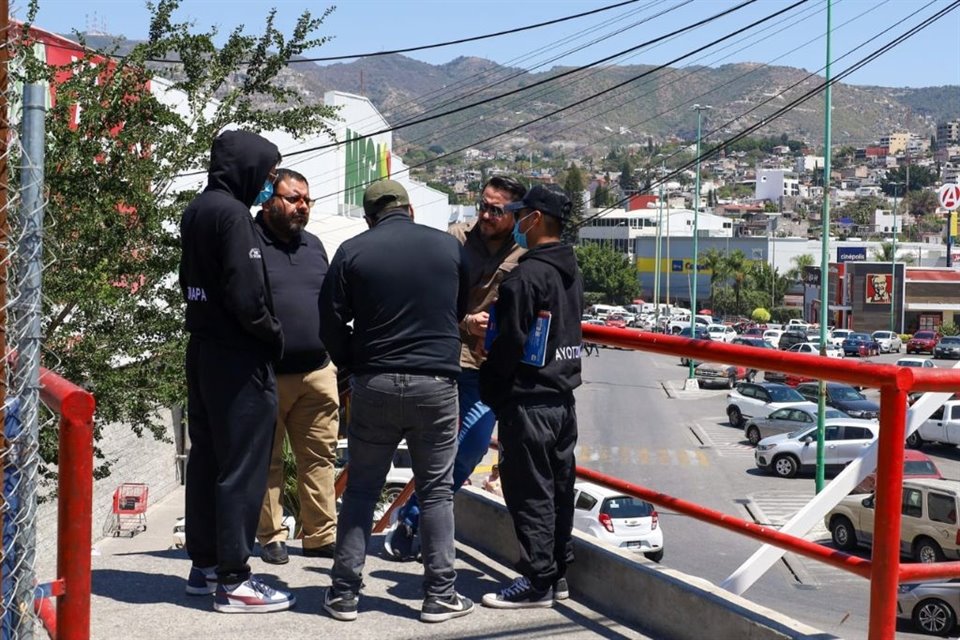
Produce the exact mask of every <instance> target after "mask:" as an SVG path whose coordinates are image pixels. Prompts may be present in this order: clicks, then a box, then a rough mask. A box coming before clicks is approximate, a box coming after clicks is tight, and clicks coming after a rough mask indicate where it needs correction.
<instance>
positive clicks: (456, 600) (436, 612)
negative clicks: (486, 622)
mask: <svg viewBox="0 0 960 640" xmlns="http://www.w3.org/2000/svg"><path fill="white" fill-rule="evenodd" d="M471 612H473V600H471V599H470V598H464V597H463V596H462V595H460V594H459V593H456V592H455V593H453V595H451V596H450V597H448V598H441V597H440V596H427V597H426V598H424V599H423V607H421V608H420V619H421V620H423V621H424V622H443V621H444V620H451V619H453V618H459V617H460V616H465V615H467V614H468V613H471Z"/></svg>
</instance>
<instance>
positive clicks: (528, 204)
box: [503, 184, 573, 220]
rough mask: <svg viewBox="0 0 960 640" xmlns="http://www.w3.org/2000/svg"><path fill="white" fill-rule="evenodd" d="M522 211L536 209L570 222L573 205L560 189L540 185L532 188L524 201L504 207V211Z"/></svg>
mask: <svg viewBox="0 0 960 640" xmlns="http://www.w3.org/2000/svg"><path fill="white" fill-rule="evenodd" d="M521 209H536V210H537V211H539V212H541V213H545V214H547V215H549V216H553V217H554V218H559V219H560V220H569V219H570V211H571V210H572V209H573V204H572V203H571V202H570V198H568V197H567V194H566V193H564V192H563V190H562V189H561V188H560V187H558V186H556V185H551V186H546V185H542V184H538V185H535V186H533V187H530V190H529V191H527V193H526V195H524V196H523V199H522V200H517V201H516V202H510V203H508V204H506V205H504V207H503V210H504V211H519V210H521Z"/></svg>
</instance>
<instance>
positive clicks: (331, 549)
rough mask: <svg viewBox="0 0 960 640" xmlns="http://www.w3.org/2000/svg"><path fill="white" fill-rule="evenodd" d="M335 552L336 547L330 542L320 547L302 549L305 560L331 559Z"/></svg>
mask: <svg viewBox="0 0 960 640" xmlns="http://www.w3.org/2000/svg"><path fill="white" fill-rule="evenodd" d="M336 551H337V545H336V544H335V543H333V542H331V543H330V544H325V545H323V546H322V547H304V548H303V555H304V556H306V557H307V558H332V557H333V555H334V553H335V552H336Z"/></svg>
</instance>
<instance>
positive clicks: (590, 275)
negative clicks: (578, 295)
mask: <svg viewBox="0 0 960 640" xmlns="http://www.w3.org/2000/svg"><path fill="white" fill-rule="evenodd" d="M576 252H577V262H578V264H579V265H580V272H581V273H582V274H583V288H584V290H585V291H601V292H603V294H604V295H605V296H606V301H607V302H609V303H612V304H617V303H624V302H628V301H630V300H633V299H634V298H636V297H637V296H639V295H640V281H639V279H638V278H637V268H636V266H635V265H634V264H633V262H632V261H631V260H630V258H629V257H628V256H626V255H624V254H622V253H620V252H618V251H615V250H613V249H611V248H609V247H605V246H602V245H600V244H597V243H592V242H591V243H588V244H583V245H580V246H578V247H576Z"/></svg>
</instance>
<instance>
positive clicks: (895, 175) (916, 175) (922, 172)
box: [880, 165, 937, 197]
mask: <svg viewBox="0 0 960 640" xmlns="http://www.w3.org/2000/svg"><path fill="white" fill-rule="evenodd" d="M936 182H937V172H936V171H935V170H934V169H932V168H931V167H924V166H921V165H911V166H910V184H909V185H907V188H906V189H904V185H906V184H907V167H906V165H904V166H902V167H894V168H893V169H888V170H887V175H886V176H885V177H884V178H883V180H881V181H880V188H881V189H883V192H884V193H885V194H887V195H888V196H893V195H894V194H896V195H898V196H901V197H902V196H903V195H904V194H906V193H907V192H910V191H916V190H918V189H923V188H924V187H929V186H930V185H933V184H936Z"/></svg>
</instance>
